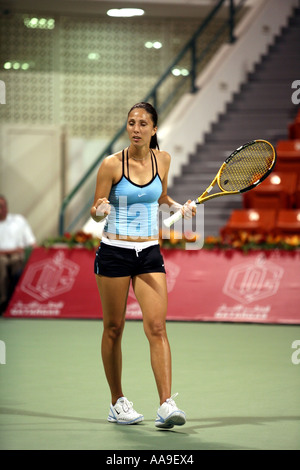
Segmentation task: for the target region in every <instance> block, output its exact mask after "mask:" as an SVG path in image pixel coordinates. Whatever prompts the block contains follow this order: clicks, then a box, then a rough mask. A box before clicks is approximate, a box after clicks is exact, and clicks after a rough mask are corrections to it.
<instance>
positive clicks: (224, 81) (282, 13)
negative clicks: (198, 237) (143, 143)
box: [158, 0, 298, 185]
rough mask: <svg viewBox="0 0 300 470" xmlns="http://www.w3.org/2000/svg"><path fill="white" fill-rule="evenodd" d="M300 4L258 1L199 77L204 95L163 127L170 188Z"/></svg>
mask: <svg viewBox="0 0 300 470" xmlns="http://www.w3.org/2000/svg"><path fill="white" fill-rule="evenodd" d="M297 3H298V2H297V0H284V1H283V0H257V1H256V2H255V3H254V4H253V6H252V8H251V11H250V12H249V13H248V14H247V15H246V17H245V18H244V19H243V20H242V21H241V22H240V23H239V25H238V27H237V29H236V31H235V35H236V37H237V41H236V42H235V43H234V44H233V45H230V44H228V45H224V46H222V48H221V49H220V51H219V52H218V53H217V54H216V56H215V57H214V59H213V60H212V61H211V63H210V64H209V66H208V67H207V69H206V70H205V71H204V73H203V74H202V75H201V76H199V77H198V79H197V83H196V84H197V87H198V88H199V90H200V91H199V92H198V93H196V94H194V95H191V94H189V95H185V96H184V97H183V98H182V99H181V101H180V102H179V103H178V105H177V106H176V108H175V110H174V111H173V112H172V114H171V115H170V117H169V119H168V120H167V121H165V122H164V123H163V126H162V127H161V128H160V131H159V134H158V137H159V142H160V148H161V149H163V150H166V151H167V152H169V153H170V154H171V156H172V166H171V169H170V173H169V175H170V176H169V185H171V184H172V182H173V178H174V177H175V176H177V175H179V174H180V170H181V166H182V165H183V164H184V163H186V162H187V160H188V156H189V154H190V153H192V152H194V151H195V149H196V145H197V144H201V143H202V142H203V140H204V135H205V133H206V132H208V131H209V129H210V126H211V124H212V123H213V122H215V121H216V120H217V117H218V114H219V113H222V112H223V111H224V110H225V106H226V104H227V103H228V102H230V100H231V97H232V95H233V93H235V92H237V91H238V90H239V87H240V85H241V84H242V83H243V82H244V81H245V78H246V75H247V73H249V72H251V71H252V70H253V68H254V65H255V63H256V62H258V61H259V59H260V57H261V55H262V54H264V53H265V52H266V51H267V49H268V46H269V45H270V44H272V42H273V40H274V37H275V35H277V34H278V33H279V32H280V29H281V28H282V27H283V26H285V25H286V24H287V21H288V17H289V16H290V15H291V14H292V9H293V7H295V6H297ZM242 143H243V142H241V144H242ZM232 150H234V149H232Z"/></svg>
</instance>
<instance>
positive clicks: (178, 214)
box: [164, 201, 196, 227]
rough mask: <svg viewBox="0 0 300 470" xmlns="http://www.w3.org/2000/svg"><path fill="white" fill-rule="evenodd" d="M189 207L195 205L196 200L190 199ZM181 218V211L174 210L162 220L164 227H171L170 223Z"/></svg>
mask: <svg viewBox="0 0 300 470" xmlns="http://www.w3.org/2000/svg"><path fill="white" fill-rule="evenodd" d="M189 206H190V207H196V202H195V201H192V202H190V204H189ZM181 218H182V213H181V209H180V210H179V211H177V212H175V214H173V215H171V216H170V217H168V218H167V219H165V220H164V225H165V226H166V227H171V225H173V224H175V222H177V220H180V219H181Z"/></svg>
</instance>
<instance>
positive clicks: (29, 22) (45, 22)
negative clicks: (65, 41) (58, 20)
mask: <svg viewBox="0 0 300 470" xmlns="http://www.w3.org/2000/svg"><path fill="white" fill-rule="evenodd" d="M24 25H25V26H26V27H27V28H31V29H54V27H55V20H54V18H48V19H46V18H35V17H33V18H28V17H26V18H24Z"/></svg>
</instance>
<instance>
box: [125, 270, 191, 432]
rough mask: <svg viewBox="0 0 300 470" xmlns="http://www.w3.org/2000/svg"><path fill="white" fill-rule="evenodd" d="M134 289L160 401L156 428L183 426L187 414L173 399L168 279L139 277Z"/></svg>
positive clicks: (148, 276)
mask: <svg viewBox="0 0 300 470" xmlns="http://www.w3.org/2000/svg"><path fill="white" fill-rule="evenodd" d="M133 287H134V291H135V295H136V298H137V300H138V302H139V304H140V307H141V310H142V313H143V321H144V330H145V333H146V336H147V338H148V340H149V345H150V356H151V365H152V369H153V372H154V376H155V380H156V385H157V390H158V394H159V398H160V407H159V408H158V410H157V417H156V421H155V426H157V427H159V428H172V427H173V426H174V425H179V426H181V425H183V424H184V423H185V422H186V418H185V413H184V412H183V411H182V410H179V409H178V408H177V406H176V403H175V401H174V398H175V395H174V396H172V397H171V382H172V370H171V368H172V366H171V351H170V345H169V341H168V336H167V331H166V316H167V285H166V275H165V274H164V273H161V272H159V273H147V274H140V275H138V276H136V277H135V278H134V279H133Z"/></svg>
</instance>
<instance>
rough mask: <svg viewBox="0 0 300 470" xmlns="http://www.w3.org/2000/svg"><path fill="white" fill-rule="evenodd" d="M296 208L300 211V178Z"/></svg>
mask: <svg viewBox="0 0 300 470" xmlns="http://www.w3.org/2000/svg"><path fill="white" fill-rule="evenodd" d="M295 208H296V209H300V178H299V179H298V185H297V187H296V192H295Z"/></svg>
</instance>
